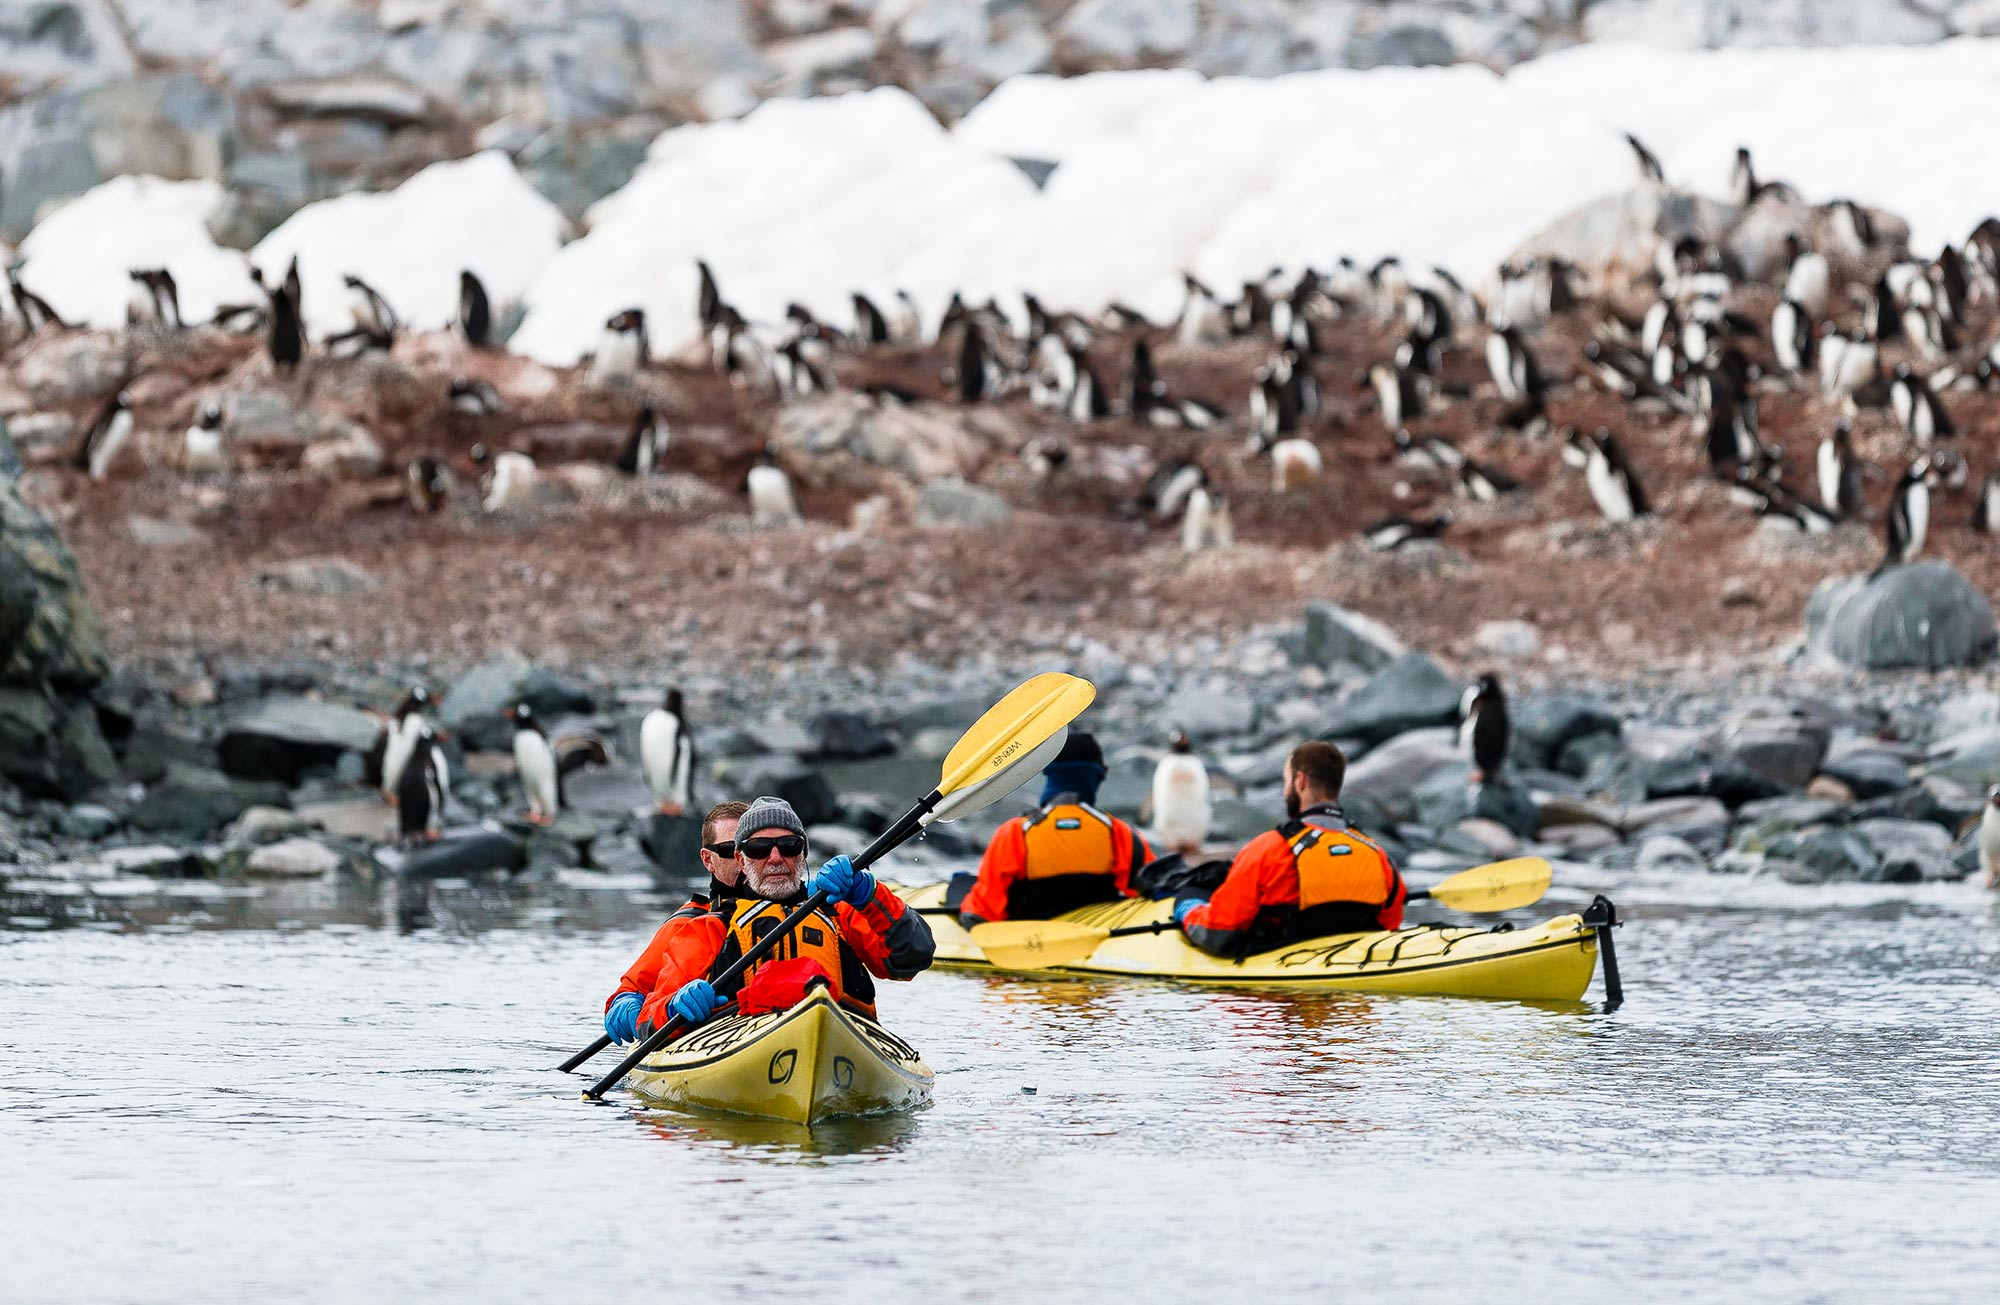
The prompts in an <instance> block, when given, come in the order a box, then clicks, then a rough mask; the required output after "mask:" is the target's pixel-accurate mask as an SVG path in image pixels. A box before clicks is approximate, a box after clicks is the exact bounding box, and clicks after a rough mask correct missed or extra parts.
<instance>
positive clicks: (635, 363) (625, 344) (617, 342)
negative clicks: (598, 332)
mask: <svg viewBox="0 0 2000 1305" xmlns="http://www.w3.org/2000/svg"><path fill="white" fill-rule="evenodd" d="M638 370H639V337H638V335H636V334H635V333H633V332H631V331H606V332H605V333H604V334H603V336H602V337H600V338H599V340H598V342H597V354H596V356H595V357H594V358H592V359H591V362H590V379H591V380H592V381H595V382H603V381H611V380H620V379H623V378H624V377H627V376H631V375H632V374H633V373H635V372H637V371H638Z"/></svg>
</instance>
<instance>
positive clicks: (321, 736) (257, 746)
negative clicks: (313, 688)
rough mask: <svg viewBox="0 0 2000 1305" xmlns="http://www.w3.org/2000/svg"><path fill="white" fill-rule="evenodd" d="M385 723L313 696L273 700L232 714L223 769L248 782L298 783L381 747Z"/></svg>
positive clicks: (221, 752) (222, 750)
mask: <svg viewBox="0 0 2000 1305" xmlns="http://www.w3.org/2000/svg"><path fill="white" fill-rule="evenodd" d="M379 733H380V725H379V723H378V722H377V720H376V718H375V717H373V716H370V715H369V714H368V713H367V712H365V711H361V710H359V709H358V708H354V707H349V706H345V705H343V704H341V703H335V702H317V701H314V700H313V699H310V698H273V699H270V700H268V701H265V702H260V703H256V704H254V705H252V706H250V707H248V708H247V709H245V710H242V711H239V712H237V713H235V714H234V715H232V716H231V717H230V718H229V720H228V722H227V723H226V724H225V725H224V726H223V732H222V739H221V741H220V742H219V743H218V744H217V747H216V751H217V754H218V756H219V757H220V759H221V761H222V768H223V770H225V771H227V772H228V773H229V774H231V775H235V776H238V777H239V778H243V779H271V780H277V781H278V782H280V783H282V784H284V785H286V786H287V787H289V786H292V785H295V784H297V783H298V782H299V780H300V779H302V778H303V777H304V776H305V775H306V773H307V772H308V771H314V770H331V769H333V767H334V766H335V765H337V764H338V763H339V761H340V758H341V755H342V754H343V753H349V752H352V753H365V752H367V751H368V750H369V749H370V748H372V747H374V746H375V740H376V736H377V735H378V734H379Z"/></svg>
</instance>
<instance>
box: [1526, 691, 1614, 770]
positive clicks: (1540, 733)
mask: <svg viewBox="0 0 2000 1305" xmlns="http://www.w3.org/2000/svg"><path fill="white" fill-rule="evenodd" d="M1512 715H1513V722H1512V723H1513V726H1514V756H1515V757H1516V759H1518V760H1519V761H1520V762H1521V763H1522V764H1523V765H1528V766H1535V767H1542V768H1553V769H1556V770H1560V771H1562V772H1563V773H1564V774H1567V775H1580V774H1582V773H1583V771H1582V769H1571V767H1570V765H1569V764H1566V763H1565V762H1564V761H1563V754H1564V752H1565V751H1566V750H1567V749H1568V748H1569V747H1570V745H1572V744H1574V743H1577V742H1579V741H1580V740H1583V739H1604V740H1607V742H1608V745H1609V746H1612V747H1615V746H1616V744H1617V739H1618V731H1619V729H1620V726H1621V724H1622V722H1621V721H1620V720H1619V718H1618V715H1617V713H1616V712H1614V711H1612V710H1611V709H1610V708H1609V707H1607V706H1605V705H1604V704H1603V703H1601V702H1596V701H1594V700H1592V699H1589V698H1579V697H1574V696H1571V695H1568V694H1564V695H1559V696H1557V697H1553V698H1538V699H1535V700H1533V701H1530V702H1527V703H1524V704H1519V705H1517V706H1516V707H1515V708H1514V711H1513V713H1512ZM1584 760H1585V762H1586V763H1587V761H1588V759H1587V758H1585V759H1584Z"/></svg>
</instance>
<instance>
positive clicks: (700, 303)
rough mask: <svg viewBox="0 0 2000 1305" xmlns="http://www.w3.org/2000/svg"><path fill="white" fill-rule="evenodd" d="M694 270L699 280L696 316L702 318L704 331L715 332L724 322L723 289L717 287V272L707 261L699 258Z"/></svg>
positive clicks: (696, 292)
mask: <svg viewBox="0 0 2000 1305" xmlns="http://www.w3.org/2000/svg"><path fill="white" fill-rule="evenodd" d="M694 270H695V274H696V276H697V277H698V278H699V281H698V285H697V288H696V290H695V314H696V316H698V317H700V318H701V329H702V330H703V331H713V330H714V329H715V328H716V326H717V324H718V323H720V322H721V321H722V311H723V308H724V307H725V305H724V304H723V302H722V289H721V287H719V286H717V285H716V283H715V272H714V271H713V270H712V269H711V268H710V267H709V265H708V260H707V259H704V258H697V259H696V260H695V261H694Z"/></svg>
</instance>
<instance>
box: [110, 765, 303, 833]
mask: <svg viewBox="0 0 2000 1305" xmlns="http://www.w3.org/2000/svg"><path fill="white" fill-rule="evenodd" d="M290 800H291V799H290V794H289V793H288V792H287V791H286V788H285V785H283V784H272V783H256V782H252V781H250V780H243V779H232V778H230V777H229V776H228V775H225V774H223V773H221V772H220V771H214V770H204V769H201V768H199V767H195V766H185V765H178V764H176V765H171V766H169V767H168V768H167V774H166V778H164V779H163V780H161V781H160V782H159V783H157V784H155V785H153V786H152V787H151V788H150V789H148V790H147V792H146V796H145V799H144V800H143V801H141V802H140V803H139V805H138V806H136V807H134V808H133V809H132V813H131V815H130V816H129V817H127V823H128V824H130V825H131V826H132V827H133V828H135V829H143V830H145V831H147V832H148V833H154V834H164V835H169V836H173V837H178V838H184V839H188V840H190V841H193V840H197V839H204V838H212V837H213V836H215V835H216V834H217V833H219V832H220V831H221V830H222V829H224V828H225V827H226V826H228V825H229V824H230V822H231V821H234V820H235V819H236V818H237V817H238V816H240V815H242V814H243V813H244V812H245V811H248V810H249V809H250V808H251V807H258V806H265V807H282V806H286V805H288V804H289V802H290Z"/></svg>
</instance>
